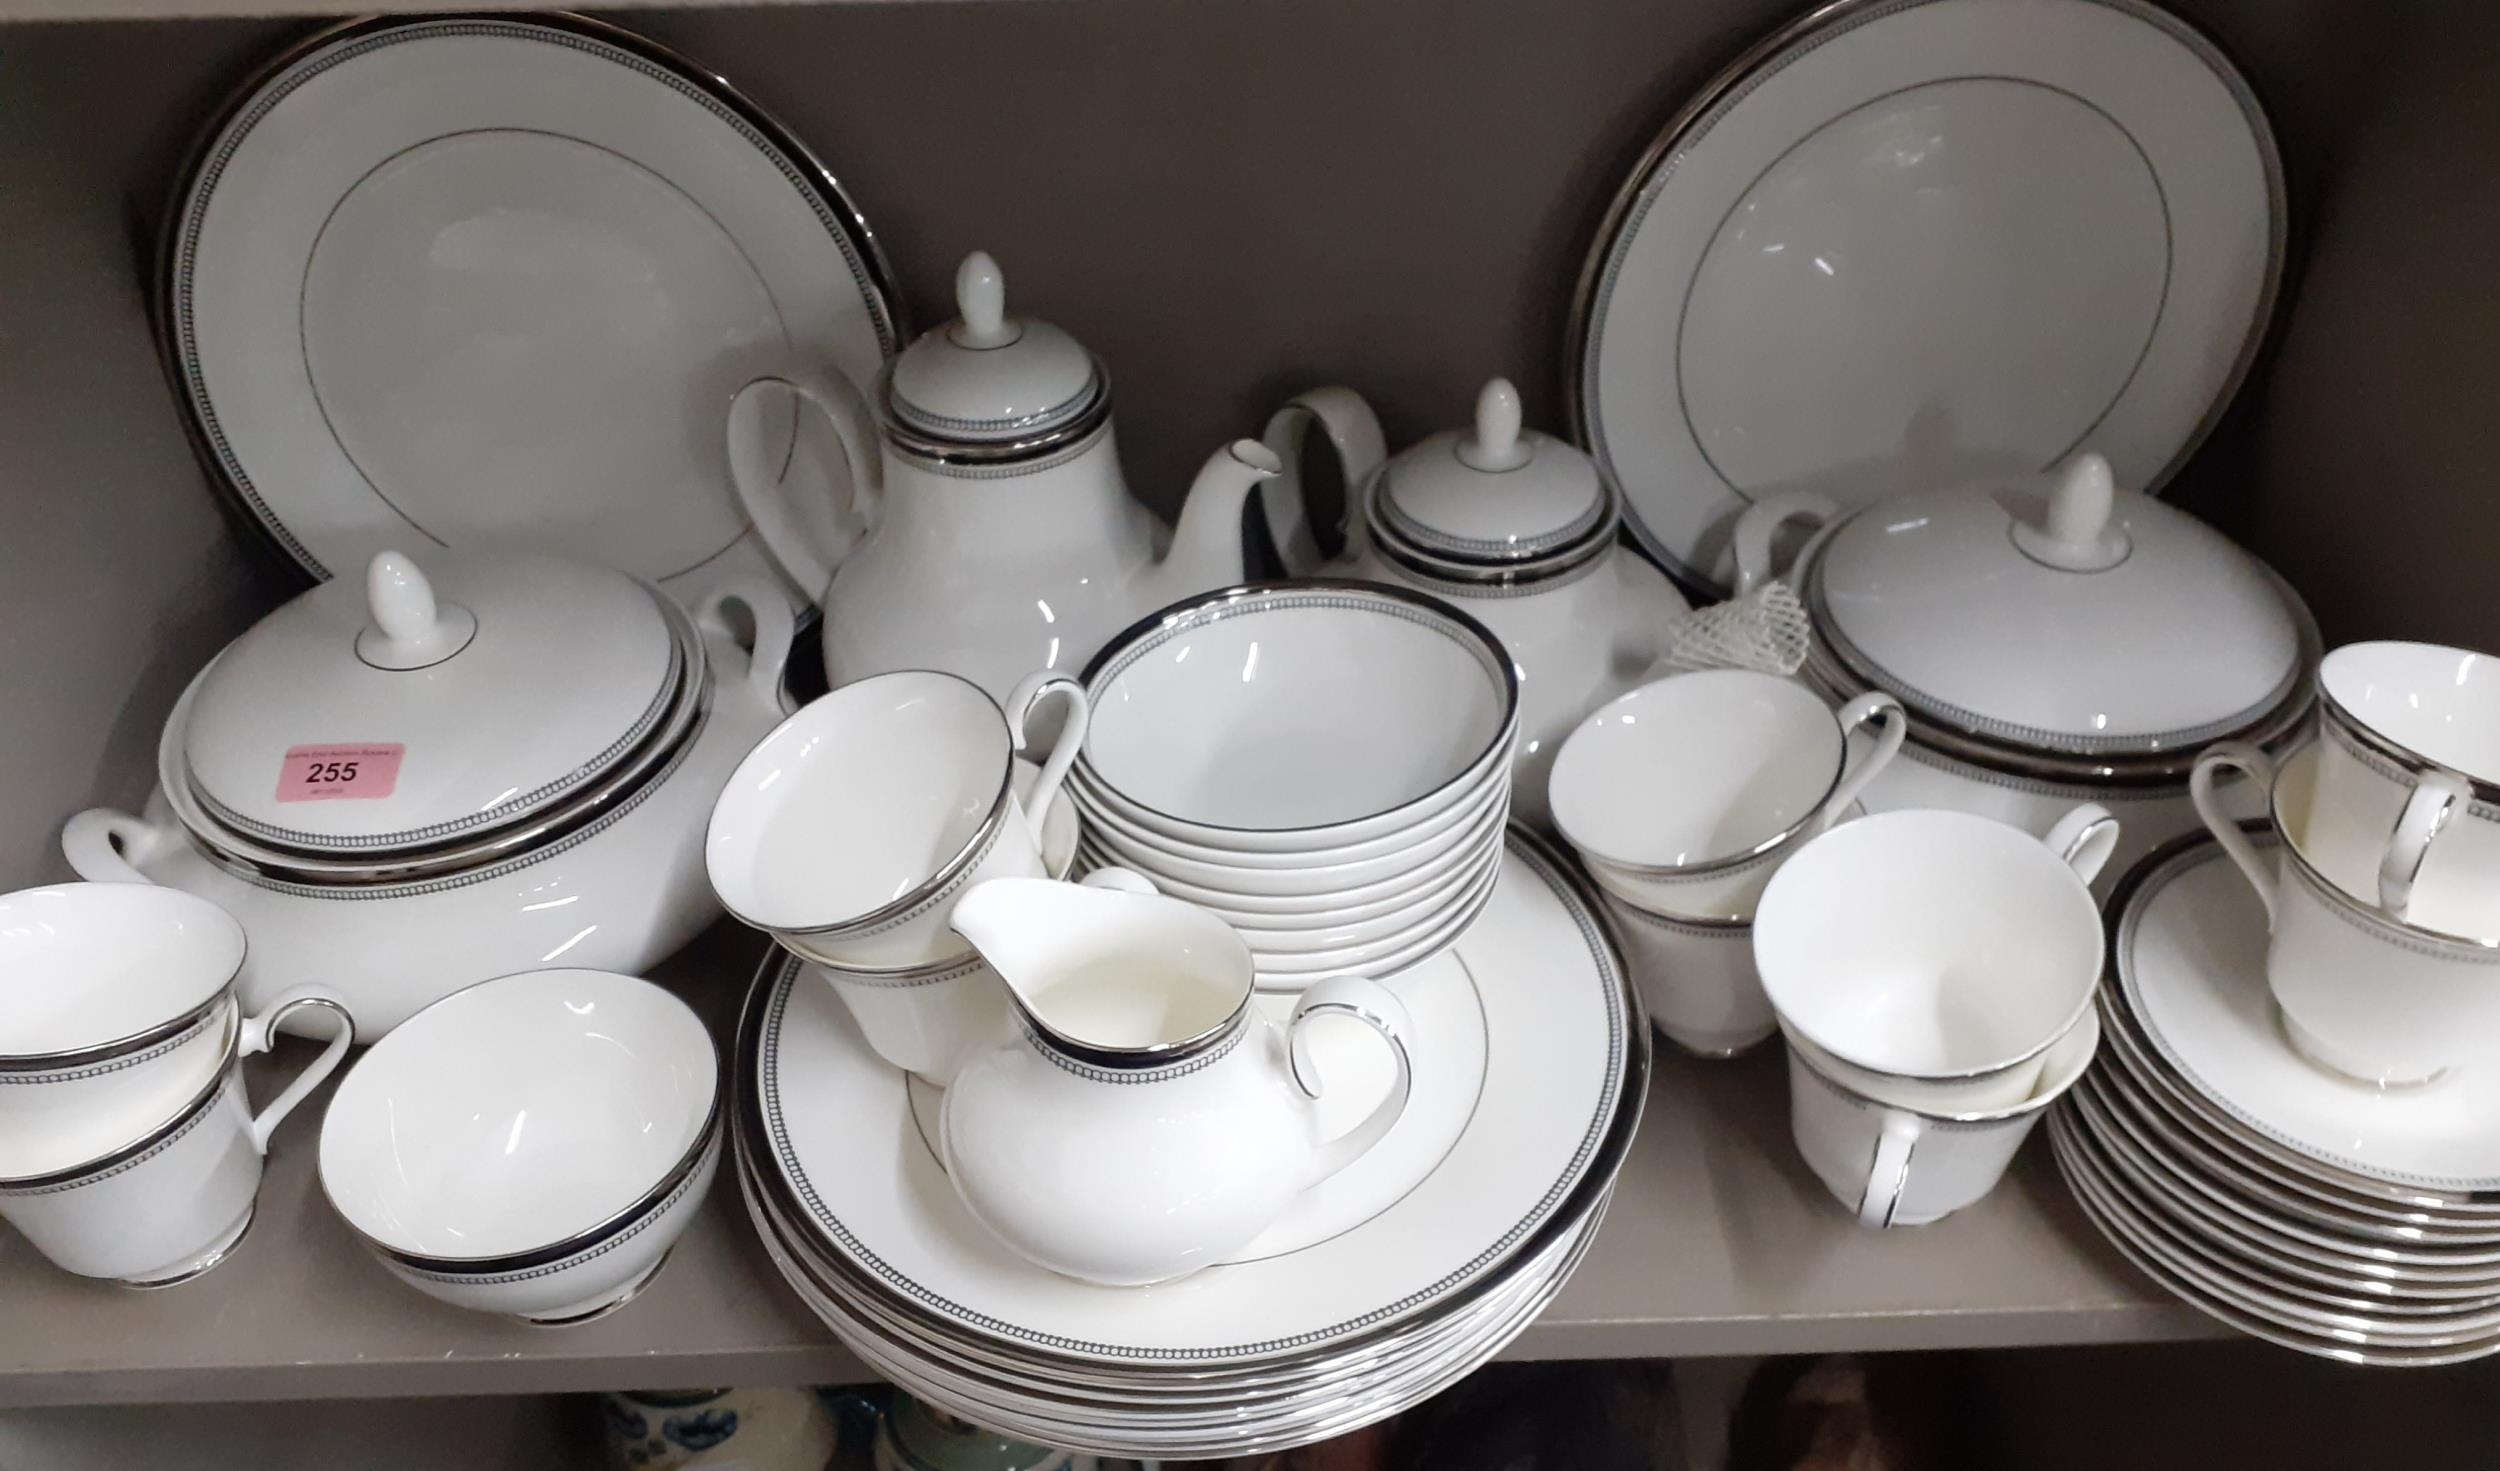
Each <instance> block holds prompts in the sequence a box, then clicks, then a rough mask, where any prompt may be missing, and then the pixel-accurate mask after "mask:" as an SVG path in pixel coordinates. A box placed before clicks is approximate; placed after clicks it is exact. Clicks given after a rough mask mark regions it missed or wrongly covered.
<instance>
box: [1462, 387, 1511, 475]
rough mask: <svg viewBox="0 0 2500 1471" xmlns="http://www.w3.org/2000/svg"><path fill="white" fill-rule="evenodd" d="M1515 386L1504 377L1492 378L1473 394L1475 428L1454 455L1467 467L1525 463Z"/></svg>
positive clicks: (1498, 467)
mask: <svg viewBox="0 0 2500 1471" xmlns="http://www.w3.org/2000/svg"><path fill="white" fill-rule="evenodd" d="M1519 424H1520V414H1519V390H1518V389H1516V388H1513V387H1512V386H1511V383H1510V380H1509V379H1508V378H1496V379H1494V380H1493V381H1492V382H1490V383H1487V384H1486V385H1484V388H1483V390H1482V391H1481V392H1479V393H1478V394H1477V395H1476V432H1475V435H1474V437H1473V438H1471V439H1469V440H1467V441H1466V442H1465V443H1463V444H1461V445H1460V446H1459V447H1458V458H1459V460H1460V461H1461V462H1462V463H1464V464H1465V465H1466V466H1467V467H1468V468H1469V469H1471V470H1492V471H1502V470H1516V469H1518V468H1519V467H1520V466H1522V465H1524V464H1526V463H1528V447H1527V445H1525V444H1523V443H1521V442H1520V439H1519Z"/></svg>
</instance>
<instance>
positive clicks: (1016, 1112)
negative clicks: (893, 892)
mask: <svg viewBox="0 0 2500 1471" xmlns="http://www.w3.org/2000/svg"><path fill="white" fill-rule="evenodd" d="M954 925H955V928H956V930H957V931H958V932H960V933H961V934H962V935H963V937H964V938H965V939H967V940H970V941H971V942H972V944H973V946H974V948H976V949H978V950H979V951H980V952H981V956H982V958H983V959H984V960H986V961H988V962H989V965H990V968H991V969H992V970H994V971H996V972H997V973H998V976H999V979H1000V980H1002V981H1004V982H1005V983H1006V986H1007V990H1008V993H1009V996H1010V998H1011V1000H1012V1001H1013V1003H1014V1007H1015V1012H1016V1016H1017V1019H1018V1021H1019V1022H1020V1023H1021V1025H1020V1026H1019V1027H1018V1028H1017V1029H1016V1030H1017V1035H1016V1036H1014V1037H1013V1038H1012V1039H1010V1040H1008V1041H1006V1042H1004V1043H1002V1044H1001V1045H999V1046H997V1047H995V1048H993V1049H992V1050H990V1051H988V1052H985V1053H980V1054H977V1055H975V1056H973V1057H972V1058H971V1059H969V1060H968V1061H967V1062H965V1064H964V1065H963V1067H962V1068H961V1069H960V1070H959V1071H958V1072H957V1073H956V1075H955V1081H954V1083H953V1084H952V1085H951V1086H950V1087H949V1088H948V1089H947V1091H946V1102H945V1105H944V1107H943V1109H942V1110H941V1112H940V1115H939V1120H938V1134H939V1152H940V1155H941V1157H942V1158H943V1159H944V1161H945V1164H946V1173H947V1176H948V1178H949V1179H951V1180H952V1181H953V1182H954V1186H955V1190H956V1193H957V1194H958V1195H959V1196H961V1197H962V1199H963V1203H964V1207H965V1209H966V1210H968V1211H970V1212H971V1213H972V1216H973V1218H974V1219H975V1220H978V1221H980V1222H981V1223H982V1224H983V1225H984V1226H986V1227H988V1228H989V1230H990V1231H991V1233H992V1234H994V1235H996V1236H997V1237H998V1238H999V1239H1000V1240H1001V1241H1003V1242H1005V1243H1006V1244H1007V1245H1008V1246H1010V1247H1012V1248H1014V1249H1015V1251H1016V1252H1017V1253H1018V1254H1019V1255H1022V1256H1024V1257H1025V1258H1027V1259H1028V1260H1030V1261H1032V1262H1034V1263H1036V1264H1038V1265H1040V1266H1043V1267H1047V1268H1049V1269H1050V1270H1052V1271H1054V1272H1060V1273H1064V1274H1066V1275H1068V1276H1071V1277H1077V1278H1082V1279H1084V1280H1086V1281H1089V1282H1100V1283H1105V1284H1109V1285H1112V1286H1133V1285H1142V1284H1144V1283H1149V1282H1161V1281H1167V1280H1169V1279H1171V1278H1175V1277H1182V1276H1186V1275H1188V1274H1189V1273H1191V1272H1194V1271H1196V1270H1198V1269H1199V1268H1200V1267H1204V1266H1209V1265H1212V1264H1213V1263H1216V1262H1219V1261H1222V1260H1224V1259H1225V1258H1226V1257H1228V1256H1229V1255H1231V1254H1232V1253H1234V1252H1236V1251H1238V1250H1240V1249H1241V1248H1242V1247H1244V1246H1246V1245H1248V1244H1249V1243H1250V1242H1251V1241H1252V1240H1253V1239H1254V1238H1256V1237H1257V1236H1258V1235H1259V1233H1260V1232H1262V1231H1264V1230H1266V1229H1267V1228H1268V1227H1269V1226H1270V1225H1273V1224H1274V1223H1275V1221H1276V1220H1277V1218H1278V1217H1279V1216H1281V1215H1282V1214H1283V1213H1284V1211H1285V1209H1286V1207H1288V1206H1289V1205H1291V1204H1292V1203H1293V1200H1294V1198H1295V1197H1296V1196H1298V1195H1300V1194H1301V1193H1302V1192H1303V1191H1304V1190H1306V1189H1308V1188H1310V1187H1311V1186H1313V1185H1316V1184H1318V1183H1319V1182H1320V1181H1322V1180H1325V1179H1327V1178H1328V1177H1329V1176H1331V1175H1333V1174H1335V1173H1337V1172H1338V1171H1339V1170H1342V1169H1344V1168H1345V1167H1346V1166H1348V1165H1350V1164H1352V1163H1354V1161H1355V1160H1357V1159H1359V1158H1361V1157H1362V1156H1363V1154H1364V1152H1365V1151H1367V1150H1369V1149H1370V1148H1371V1147H1372V1146H1373V1145H1374V1144H1376V1143H1378V1142H1379V1141H1380V1139H1381V1137H1382V1136H1383V1135H1385V1134H1387V1133H1388V1132H1389V1128H1390V1126H1391V1125H1392V1124H1394V1123H1396V1122H1397V1119H1398V1116H1399V1115H1400V1114H1401V1113H1402V1112H1404V1110H1405V1108H1406V1100H1407V1094H1408V1092H1409V1090H1410V1088H1411V1084H1412V1078H1411V1074H1410V1071H1409V1068H1408V1063H1407V1037H1408V1035H1409V1034H1410V1032H1411V1031H1412V1030H1413V1024H1412V1023H1411V1022H1410V1021H1409V1020H1408V1019H1407V1015H1406V1008H1405V1006H1404V1005H1403V1004H1402V1003H1400V1002H1399V1000H1398V998H1397V996H1396V995H1395V994H1394V993H1393V992H1391V991H1389V990H1388V989H1387V988H1385V987H1383V986H1381V985H1379V984H1377V983H1375V982H1372V981H1368V980H1365V979H1363V978H1362V977H1360V976H1344V975H1341V976H1331V977H1329V978H1328V979H1326V980H1323V981H1321V982H1319V983H1318V984H1316V985H1314V986H1312V987H1311V988H1310V989H1309V990H1307V991H1304V992H1303V993H1302V996H1301V999H1300V1001H1299V1002H1298V1003H1297V1004H1296V1005H1295V1007H1294V1009H1293V1015H1292V1018H1291V1020H1289V1021H1287V1022H1285V1023H1283V1024H1279V1023H1277V1022H1275V1021H1272V1020H1270V1019H1269V1018H1268V1017H1267V1016H1265V1015H1264V1014H1262V1013H1261V1012H1260V1011H1259V1010H1258V1009H1257V1008H1256V1007H1255V1006H1253V1005H1252V1002H1251V977H1252V965H1251V957H1250V947H1249V946H1248V945H1246V944H1244V943H1243V942H1242V938H1241V936H1240V935H1238V934H1236V933H1234V931H1233V928H1232V926H1230V925H1228V924H1226V923H1224V921H1222V920H1220V919H1218V918H1216V917H1215V916H1214V915H1212V914H1210V913H1208V912H1207V911H1206V910H1203V909H1200V908H1199V907H1197V906H1196V905H1194V904H1185V903H1183V902H1181V901H1180V900H1178V899H1170V898H1165V897H1163V896H1162V895H1160V894H1157V893H1156V892H1155V891H1154V886H1153V885H1152V884H1151V883H1150V882H1149V881H1148V880H1146V879H1145V878H1144V877H1142V876H1140V875H1138V874H1134V873H1131V872H1129V871H1128V870H1126V869H1119V868H1105V869H1097V870H1096V871H1095V872H1093V873H1092V874H1089V875H1087V877H1086V880H1085V882H1084V883H1082V884H1070V883H1062V882H1058V881H1054V880H1051V879H1027V878H1004V879H992V880H990V881H988V882H987V883H982V884H976V885H974V886H973V887H972V889H970V890H969V891H968V892H966V893H965V894H964V896H963V898H962V899H961V900H959V901H957V903H956V905H955V912H954ZM1325 1016H1343V1017H1350V1018H1353V1019H1354V1020H1356V1021H1359V1022H1361V1023H1362V1024H1364V1025H1365V1026H1368V1027H1370V1028H1371V1029H1372V1030H1373V1031H1374V1032H1376V1033H1378V1034H1379V1036H1380V1039H1381V1041H1382V1042H1384V1043H1385V1044H1387V1046H1388V1048H1389V1051H1390V1053H1391V1055H1392V1060H1393V1062H1394V1063H1395V1066H1396V1074H1397V1076H1396V1080H1395V1082H1394V1083H1393V1084H1392V1085H1391V1087H1390V1090H1389V1094H1388V1096H1387V1097H1386V1098H1384V1099H1383V1100H1382V1101H1381V1102H1380V1104H1379V1105H1378V1106H1377V1107H1375V1108H1374V1109H1373V1110H1372V1112H1371V1114H1370V1116H1369V1117H1367V1118H1366V1119H1364V1120H1363V1122H1362V1123H1360V1124H1358V1125H1356V1126H1355V1127H1354V1128H1353V1129H1352V1130H1350V1131H1348V1132H1347V1133H1345V1134H1342V1135H1340V1136H1338V1137H1337V1138H1334V1139H1322V1138H1321V1137H1320V1123H1319V1112H1318V1107H1317V1105H1318V1100H1319V1096H1320V1086H1321V1085H1320V1081H1319V1079H1318V1078H1317V1077H1316V1076H1315V1075H1314V1069H1313V1065H1312V1057H1311V1049H1310V1039H1309V1028H1310V1027H1311V1025H1312V1023H1313V1022H1314V1020H1315V1019H1317V1018H1321V1017H1325Z"/></svg>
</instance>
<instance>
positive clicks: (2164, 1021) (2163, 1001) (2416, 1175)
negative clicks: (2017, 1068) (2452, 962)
mask: <svg viewBox="0 0 2500 1471" xmlns="http://www.w3.org/2000/svg"><path fill="white" fill-rule="evenodd" d="M2268 846H2270V842H2269V844H2268ZM2112 951H2113V954H2114V956H2115V959H2116V965H2115V970H2116V974H2117V981H2118V986H2119V990H2120V992H2121V994H2122V995H2123V997H2124V1000H2125V1004H2126V1009H2127V1011H2128V1013H2129V1014H2130V1015H2131V1016H2132V1017H2133V1018H2134V1020H2135V1023H2136V1026H2137V1027H2138V1029H2139V1030H2140V1032H2141V1034H2142V1037H2143V1040H2144V1041H2145V1042H2146V1043H2147V1044H2149V1045H2150V1046H2151V1047H2152V1048H2153V1050H2154V1051H2155V1052H2156V1053H2157V1054H2158V1055H2159V1057H2160V1059H2161V1061H2162V1063H2163V1064H2164V1065H2165V1066H2166V1067H2167V1069H2168V1070H2169V1071H2170V1072H2171V1073H2172V1074H2173V1075H2174V1076H2176V1077H2177V1078H2178V1079H2179V1080H2180V1081H2181V1082H2183V1083H2184V1084H2185V1085H2186V1086H2187V1087H2189V1088H2190V1089H2192V1090H2193V1091H2194V1092H2195V1093H2196V1094H2197V1095H2198V1096H2199V1097H2201V1098H2202V1099H2204V1100H2205V1102H2206V1103H2208V1104H2210V1105H2211V1106H2212V1107H2214V1108H2216V1109H2219V1110H2221V1111H2222V1113H2223V1114H2225V1115H2226V1116H2227V1117H2228V1118H2229V1119H2231V1120H2232V1121H2233V1122H2234V1123H2235V1124H2236V1125H2237V1126H2238V1127H2239V1128H2241V1129H2243V1130H2245V1131H2246V1133H2247V1134H2248V1135H2250V1136H2252V1137H2253V1138H2254V1139H2255V1140H2257V1141H2259V1142H2261V1143H2265V1144H2270V1145H2272V1146H2273V1147H2275V1148H2277V1149H2281V1150H2288V1151H2291V1152H2292V1153H2293V1155H2294V1156H2295V1157H2297V1158H2299V1159H2301V1160H2303V1161H2304V1162H2306V1163H2307V1164H2308V1165H2309V1167H2310V1168H2311V1169H2312V1170H2313V1171H2315V1170H2318V1169H2319V1167H2324V1169H2323V1171H2320V1172H2322V1173H2325V1174H2328V1175H2329V1176H2330V1177H2343V1178H2349V1179H2351V1180H2354V1181H2356V1182H2360V1181H2385V1182H2392V1183H2394V1184H2396V1185H2400V1186H2411V1187H2419V1188H2423V1189H2427V1190H2432V1191H2439V1192H2445V1193H2448V1194H2451V1195H2454V1196H2458V1197H2471V1196H2473V1195H2475V1194H2478V1193H2488V1192H2491V1191H2493V1190H2500V1069H2494V1068H2489V1067H2460V1068H2457V1069H2455V1070H2453V1071H2452V1072H2450V1073H2449V1074H2447V1075H2446V1076H2443V1077H2441V1078H2439V1079H2437V1080H2435V1081H2433V1082H2430V1083H2427V1084H2423V1085H2420V1086H2417V1087H2412V1088H2379V1087H2374V1086H2371V1085H2369V1084H2365V1083H2360V1082H2356V1081H2354V1080H2352V1079H2349V1078H2343V1077H2338V1076H2336V1075H2334V1074H2332V1073H2329V1072H2327V1071H2326V1070H2324V1069H2323V1068H2320V1067H2318V1066H2316V1065H2315V1064H2313V1063H2311V1062H2309V1061H2308V1060H2307V1059H2306V1058H2303V1057H2302V1056H2301V1055H2300V1054H2299V1053H2298V1052H2297V1051H2295V1050H2294V1049H2293V1047H2292V1045H2291V1043H2290V1042H2289V1041H2288V1040H2287V1039H2286V1038H2285V1036H2284V1034H2283V1029H2282V1027H2281V1026H2280V1025H2279V1023H2278V1021H2277V1019H2276V1016H2275V1009H2274V1000H2273V996H2272V995H2271V993H2270V992H2269V991H2268V990H2267V988H2266V911H2265V908H2264V906H2263V905H2261V904H2260V903H2259V902H2258V900H2257V896H2256V895H2255V894H2254V893H2253V892H2251V891H2250V889H2249V887H2248V882H2247V880H2246V879H2244V878H2242V877H2241V876H2240V874H2239V872H2238V871H2237V870H2236V869H2235V868H2233V866H2232V865H2231V863H2230V861H2229V860H2228V859H2227V858H2225V857H2224V856H2223V853H2222V850H2221V848H2220V847H2219V846H2217V845H2215V844H2213V843H2212V842H2210V841H2208V842H2204V843H2195V844H2189V845H2187V846H2185V847H2183V848H2182V849H2180V850H2179V851H2177V852H2175V853H2173V854H2171V855H2169V856H2168V857H2167V858H2166V859H2160V858H2157V859H2156V860H2155V861H2154V866H2152V867H2151V868H2149V869H2147V870H2146V872H2145V874H2144V875H2143V877H2142V879H2141V881H2140V882H2137V883H2136V884H2135V885H2134V886H2133V888H2132V890H2131V892H2130V894H2129V897H2128V898H2127V899H2126V900H2125V908H2124V911H2123V913H2122V914H2121V915H2120V917H2119V919H2118V924H2117V930H2116V934H2115V935H2114V937H2113V939H2112Z"/></svg>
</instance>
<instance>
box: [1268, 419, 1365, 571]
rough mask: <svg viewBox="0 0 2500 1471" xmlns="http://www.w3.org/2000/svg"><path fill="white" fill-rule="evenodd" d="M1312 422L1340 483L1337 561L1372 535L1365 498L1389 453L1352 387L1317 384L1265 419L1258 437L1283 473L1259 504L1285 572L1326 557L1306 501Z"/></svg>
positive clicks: (1316, 566)
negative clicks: (1306, 446)
mask: <svg viewBox="0 0 2500 1471" xmlns="http://www.w3.org/2000/svg"><path fill="white" fill-rule="evenodd" d="M1313 424H1317V425H1318V426H1319V427H1320V432H1322V433H1323V434H1326V435H1327V436H1328V443H1329V445H1330V447H1331V448H1333V449H1335V450H1336V452H1337V470H1338V474H1339V477H1340V478H1341V479H1343V480H1344V482H1345V505H1344V507H1343V508H1342V509H1341V510H1340V511H1339V512H1338V519H1337V530H1338V533H1339V534H1340V535H1341V536H1342V537H1343V538H1344V541H1345V550H1344V551H1342V552H1341V553H1339V554H1338V560H1340V561H1344V562H1351V561H1353V560H1354V559H1355V558H1356V557H1358V556H1360V555H1361V554H1362V551H1363V548H1364V546H1365V544H1366V542H1367V541H1368V539H1369V538H1368V537H1367V535H1366V533H1365V529H1364V528H1365V526H1366V524H1367V518H1366V517H1365V516H1364V514H1363V512H1364V503H1365V501H1366V500H1367V499H1368V498H1369V497H1370V495H1371V485H1372V477H1374V476H1375V475H1377V474H1379V473H1380V467H1381V464H1382V463H1383V462H1384V461H1386V460H1387V459H1388V458H1389V445H1388V440H1387V439H1386V438H1385V437H1384V436H1383V435H1382V434H1381V432H1380V416H1379V415H1377V414H1374V413H1373V412H1372V406H1371V405H1370V404H1367V403H1365V402H1363V396H1362V395H1361V394H1359V393H1356V392H1355V391H1354V390H1353V389H1351V388H1314V389H1312V390H1310V391H1309V392H1307V393H1303V394H1299V395H1297V396H1296V397H1295V398H1294V399H1293V400H1292V401H1291V402H1289V403H1287V404H1286V405H1285V406H1284V407H1283V408H1281V409H1278V410H1277V411H1276V412H1275V414H1274V415H1273V416H1272V417H1270V418H1269V419H1268V421H1267V431H1266V432H1265V433H1264V434H1262V435H1261V436H1260V441H1261V442H1262V443H1264V444H1265V445H1266V446H1267V447H1268V448H1269V449H1270V450H1273V451H1275V454H1276V458H1278V459H1279V460H1282V461H1283V462H1284V473H1282V474H1280V475H1277V476H1275V477H1273V478H1272V479H1270V480H1268V481H1267V482H1266V483H1265V484H1263V485H1261V486H1260V487H1259V505H1260V507H1261V509H1263V510H1264V511H1265V512H1266V513H1267V534H1268V537H1269V539H1270V540H1272V541H1273V542H1274V543H1275V546H1276V555H1277V556H1278V557H1280V558H1282V559H1283V561H1284V564H1285V575H1286V576H1288V577H1308V576H1310V575H1312V574H1313V573H1315V572H1318V571H1319V570H1320V568H1321V565H1322V563H1323V561H1324V560H1325V559H1324V558H1322V557H1321V555H1320V548H1319V536H1318V533H1317V531H1316V529H1315V528H1314V527H1313V526H1312V525H1311V504H1310V499H1309V497H1308V496H1306V495H1305V494H1304V493H1303V489H1302V446H1303V442H1304V441H1305V440H1306V439H1308V438H1309V437H1310V433H1311V426H1312V425H1313Z"/></svg>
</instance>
